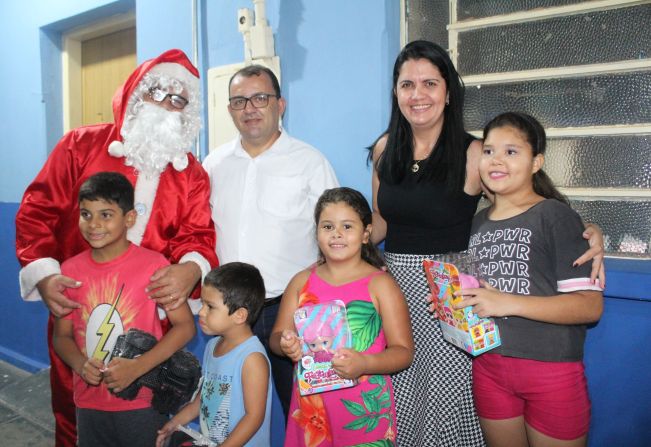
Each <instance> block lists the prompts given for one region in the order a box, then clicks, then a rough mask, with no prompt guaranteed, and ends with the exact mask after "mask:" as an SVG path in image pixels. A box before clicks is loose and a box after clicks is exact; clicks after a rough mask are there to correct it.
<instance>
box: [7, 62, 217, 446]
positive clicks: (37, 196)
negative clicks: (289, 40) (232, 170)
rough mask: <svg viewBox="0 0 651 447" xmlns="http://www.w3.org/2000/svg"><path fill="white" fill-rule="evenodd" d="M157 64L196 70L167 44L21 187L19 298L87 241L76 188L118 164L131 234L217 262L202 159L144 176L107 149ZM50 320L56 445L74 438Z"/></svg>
mask: <svg viewBox="0 0 651 447" xmlns="http://www.w3.org/2000/svg"><path fill="white" fill-rule="evenodd" d="M160 64H163V65H161V66H164V67H171V68H172V69H173V70H172V71H175V70H176V71H177V72H178V71H179V70H182V71H186V72H187V74H190V75H191V76H194V77H196V78H198V76H199V75H198V72H197V70H196V68H195V67H194V66H193V65H192V64H191V63H190V61H189V60H188V58H187V56H186V55H185V54H184V53H183V52H182V51H180V50H170V51H167V52H165V53H163V54H161V55H160V56H159V57H157V58H155V59H151V60H149V61H146V62H144V63H143V64H142V65H140V66H139V67H138V68H137V69H136V70H135V71H134V72H133V74H132V75H131V76H130V77H129V78H128V79H127V81H126V82H125V84H124V85H123V86H122V87H121V88H120V89H118V91H117V92H116V94H115V96H114V98H113V113H114V118H115V123H114V124H98V125H93V126H85V127H81V128H78V129H75V130H73V131H71V132H69V133H67V134H66V135H65V136H64V137H63V138H62V139H61V141H59V143H58V144H57V146H56V147H55V148H54V150H53V151H52V153H51V154H50V156H49V158H48V160H47V162H46V163H45V166H44V167H43V169H42V170H41V172H40V173H39V174H38V175H37V177H36V179H35V180H34V181H33V182H32V183H31V184H30V185H29V187H28V188H27V190H26V191H25V195H24V197H23V200H22V203H21V205H20V208H19V210H18V213H17V216H16V253H17V256H18V259H19V261H20V263H21V266H22V267H23V268H22V269H21V271H20V285H21V295H22V296H23V298H24V299H26V300H38V299H40V295H39V292H38V290H37V289H36V287H35V286H36V283H37V282H38V281H40V280H41V279H43V278H44V277H46V276H48V275H51V274H54V273H60V268H59V265H60V263H61V262H63V261H65V260H66V259H68V258H70V257H72V256H74V255H76V254H78V253H79V252H81V251H83V250H85V249H87V248H88V244H87V242H86V241H85V240H84V239H83V237H82V236H81V233H80V231H79V227H78V222H79V205H78V200H77V195H78V193H79V188H80V186H81V184H82V183H83V182H84V181H85V180H86V179H87V178H88V177H89V176H91V175H93V174H95V173H97V172H100V171H115V172H119V173H121V174H124V175H125V176H126V177H127V178H128V179H129V180H130V181H131V182H132V184H134V185H135V189H136V211H137V212H138V214H139V216H138V219H137V222H138V221H140V222H138V224H140V226H139V228H136V229H134V232H131V231H130V232H129V239H130V240H131V241H132V242H134V243H136V244H139V245H142V246H143V247H146V248H149V249H151V250H155V251H158V252H160V253H162V254H163V255H164V256H165V257H166V258H167V259H168V260H169V261H170V262H171V263H172V264H176V263H179V262H185V261H188V260H191V261H194V262H196V263H197V264H198V265H199V266H200V267H201V269H202V273H203V274H206V273H207V271H208V270H209V269H210V268H211V267H214V266H216V265H217V257H216V254H215V230H214V225H213V223H212V220H211V214H210V206H209V195H210V183H209V180H208V176H207V174H206V172H205V171H204V170H203V168H202V167H201V164H200V163H199V162H197V160H196V159H195V158H194V157H193V156H192V155H191V154H189V153H188V154H187V165H186V163H185V160H182V162H181V163H178V162H177V160H175V162H174V166H172V164H171V163H170V164H169V165H167V167H166V169H165V170H164V171H163V172H162V173H161V174H160V176H159V177H155V178H153V179H152V178H149V179H147V178H145V176H138V175H137V172H136V170H135V169H134V168H133V167H131V166H126V165H125V163H124V162H125V158H124V157H116V156H114V155H110V154H109V150H108V148H109V145H111V143H114V142H116V141H120V140H121V136H120V128H121V126H122V123H123V122H124V119H125V115H126V111H127V103H128V100H129V98H130V97H131V95H132V93H133V91H134V90H135V88H136V87H137V86H138V83H139V82H140V81H141V80H142V78H143V76H144V75H145V74H146V73H148V72H149V71H150V70H152V68H154V67H156V66H157V65H160ZM197 82H198V81H197ZM197 85H198V84H197ZM114 145H115V143H114ZM118 145H119V144H118ZM112 152H113V153H114V152H115V151H112ZM136 226H138V225H136ZM73 279H74V278H73ZM52 322H53V318H52V316H50V322H49V325H48V326H49V327H48V346H49V352H50V360H51V364H52V368H51V372H50V379H51V386H52V408H53V412H54V415H55V420H56V425H57V427H56V428H57V430H56V442H57V446H58V445H66V446H67V445H70V446H74V445H75V443H76V430H75V407H74V403H73V401H72V373H71V370H70V369H69V368H68V366H67V365H65V364H64V363H63V362H62V361H61V360H60V359H59V358H58V356H57V355H56V353H55V352H54V349H53V348H52V340H51V337H52Z"/></svg>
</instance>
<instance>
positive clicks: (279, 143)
mask: <svg viewBox="0 0 651 447" xmlns="http://www.w3.org/2000/svg"><path fill="white" fill-rule="evenodd" d="M279 129H280V136H279V137H278V139H277V140H276V141H274V142H273V144H272V145H271V146H270V147H269V149H267V150H266V151H264V152H263V153H262V154H260V155H258V157H256V158H259V157H263V156H265V155H266V154H268V153H269V154H279V153H281V152H285V151H286V150H287V149H288V148H289V145H288V144H287V141H288V139H289V136H288V135H287V132H285V129H283V127H282V126H280V128H279ZM234 154H235V155H237V156H238V157H244V158H251V156H250V155H249V153H248V152H246V151H245V150H244V148H243V147H242V135H240V134H239V133H238V134H237V141H236V143H235V151H234Z"/></svg>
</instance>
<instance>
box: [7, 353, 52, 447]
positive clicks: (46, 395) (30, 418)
mask: <svg viewBox="0 0 651 447" xmlns="http://www.w3.org/2000/svg"><path fill="white" fill-rule="evenodd" d="M0 445H3V446H11V447H28V446H29V447H46V446H53V445H54V417H53V416H52V410H51V408H50V377H49V370H47V369H46V370H43V371H41V372H38V373H36V374H30V373H27V372H25V371H23V370H21V369H18V368H16V367H14V366H12V365H10V364H9V363H6V362H3V361H0Z"/></svg>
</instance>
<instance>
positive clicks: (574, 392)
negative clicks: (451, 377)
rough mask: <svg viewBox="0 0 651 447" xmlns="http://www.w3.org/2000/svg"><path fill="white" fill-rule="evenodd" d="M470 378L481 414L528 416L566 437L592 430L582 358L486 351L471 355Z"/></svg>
mask: <svg viewBox="0 0 651 447" xmlns="http://www.w3.org/2000/svg"><path fill="white" fill-rule="evenodd" d="M472 379H473V394H474V395H475V406H476V407H477V414H478V415H479V417H481V418H484V419H510V418H514V417H517V416H524V420H525V421H526V423H527V424H529V425H530V426H531V427H533V428H534V429H535V430H538V431H539V432H541V433H543V434H544V435H547V436H550V437H552V438H555V439H562V440H572V439H577V438H580V437H581V436H583V435H585V434H586V433H588V429H589V427H590V399H589V398H588V384H587V382H586V379H585V372H584V368H583V362H541V361H538V360H529V359H520V358H515V357H504V356H502V355H499V354H483V355H480V356H479V357H477V358H476V359H474V360H473V366H472Z"/></svg>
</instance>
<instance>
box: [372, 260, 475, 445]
mask: <svg viewBox="0 0 651 447" xmlns="http://www.w3.org/2000/svg"><path fill="white" fill-rule="evenodd" d="M384 256H385V260H386V263H387V266H388V267H389V271H390V272H391V274H392V275H393V277H394V278H395V279H396V281H397V282H398V284H399V286H400V289H401V290H402V293H403V294H404V295H405V299H406V300H407V305H408V306H409V313H410V315H411V322H412V329H413V333H414V342H415V345H416V352H415V355H414V363H413V364H412V365H411V366H410V367H409V368H407V369H406V370H405V371H402V372H400V373H398V374H396V375H394V376H393V386H394V392H395V400H396V413H397V420H398V445H399V446H400V447H412V446H413V447H434V446H441V447H443V446H445V447H447V446H450V447H452V446H455V447H456V446H468V447H475V446H484V445H485V444H484V440H483V437H482V433H481V429H480V427H479V420H478V419H477V413H476V412H475V406H474V403H473V399H472V375H471V371H472V370H471V368H472V363H471V358H470V356H469V355H467V354H466V353H464V352H463V351H461V350H460V349H458V348H456V347H454V346H452V345H451V344H450V343H448V342H446V341H445V340H444V339H443V336H442V334H441V329H440V328H439V324H438V321H437V320H436V318H435V317H434V316H433V315H432V314H431V313H429V311H428V305H429V303H427V301H426V299H425V297H426V295H427V294H428V293H429V287H428V285H427V280H426V279H425V272H424V270H423V266H422V260H423V259H425V258H429V259H441V256H436V255H433V256H422V255H405V254H396V253H386V252H385V254H384Z"/></svg>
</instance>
